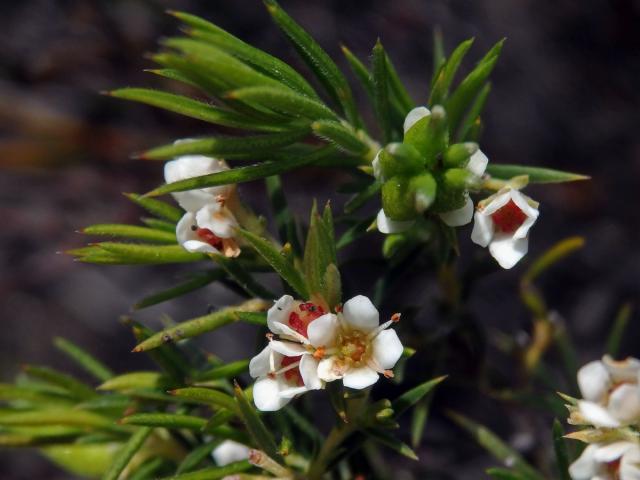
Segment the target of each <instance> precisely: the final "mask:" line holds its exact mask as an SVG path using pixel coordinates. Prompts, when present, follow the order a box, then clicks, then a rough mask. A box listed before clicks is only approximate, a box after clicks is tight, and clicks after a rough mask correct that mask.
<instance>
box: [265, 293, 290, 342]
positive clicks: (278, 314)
mask: <svg viewBox="0 0 640 480" xmlns="http://www.w3.org/2000/svg"><path fill="white" fill-rule="evenodd" d="M294 302H295V300H294V299H293V297H292V296H291V295H283V296H282V297H280V298H279V299H278V300H276V301H275V302H274V304H273V306H272V307H271V308H270V309H269V311H268V312H267V325H268V326H269V330H271V331H272V332H273V333H280V332H279V331H276V330H274V327H275V324H278V323H284V324H288V323H289V315H291V311H292V310H293V308H294V306H295V303H294ZM276 328H277V327H276Z"/></svg>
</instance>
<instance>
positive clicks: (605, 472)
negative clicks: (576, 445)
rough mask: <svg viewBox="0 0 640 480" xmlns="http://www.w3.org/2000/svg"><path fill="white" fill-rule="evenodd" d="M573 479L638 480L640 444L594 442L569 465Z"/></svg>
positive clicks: (639, 479) (639, 478)
mask: <svg viewBox="0 0 640 480" xmlns="http://www.w3.org/2000/svg"><path fill="white" fill-rule="evenodd" d="M569 475H571V478H572V479H573V480H640V446H639V445H638V444H636V443H632V442H613V443H608V444H600V443H594V444H591V445H588V446H587V448H585V449H584V451H583V452H582V455H580V457H579V458H578V459H577V460H576V461H575V462H573V463H572V464H571V466H570V467H569Z"/></svg>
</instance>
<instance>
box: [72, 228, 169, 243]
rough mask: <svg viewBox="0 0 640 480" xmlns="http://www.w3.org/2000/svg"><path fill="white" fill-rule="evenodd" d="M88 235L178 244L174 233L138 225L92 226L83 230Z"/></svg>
mask: <svg viewBox="0 0 640 480" xmlns="http://www.w3.org/2000/svg"><path fill="white" fill-rule="evenodd" d="M82 233H84V234H87V235H101V236H108V237H119V238H129V239H132V240H145V241H147V242H158V243H176V242H177V240H176V235H175V233H173V232H167V231H164V230H156V229H154V228H148V227H140V226H138V225H121V224H115V223H101V224H97V225H90V226H88V227H85V228H83V229H82Z"/></svg>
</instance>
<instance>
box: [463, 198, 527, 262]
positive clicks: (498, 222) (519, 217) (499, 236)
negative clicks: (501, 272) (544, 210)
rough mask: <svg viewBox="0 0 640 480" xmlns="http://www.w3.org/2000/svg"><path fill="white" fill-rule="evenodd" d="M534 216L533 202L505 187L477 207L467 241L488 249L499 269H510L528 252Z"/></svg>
mask: <svg viewBox="0 0 640 480" xmlns="http://www.w3.org/2000/svg"><path fill="white" fill-rule="evenodd" d="M538 215H539V211H538V204H537V202H534V201H533V200H531V199H530V198H528V197H526V196H525V195H523V194H522V193H520V192H519V191H518V190H516V189H513V188H511V187H506V188H504V189H502V190H500V191H499V192H498V193H496V194H495V195H493V196H491V197H489V198H488V199H486V200H484V201H482V202H480V204H479V205H478V208H477V210H476V214H475V221H474V225H473V231H472V232H471V240H473V241H474V242H475V243H477V244H478V245H480V246H482V247H486V246H488V247H489V252H490V253H491V255H492V256H493V258H495V259H496V260H497V262H498V263H499V264H500V266H501V267H502V268H511V267H513V266H514V265H515V264H516V263H518V262H519V261H520V259H522V257H524V256H525V255H526V253H527V251H528V250H529V229H530V228H531V227H532V226H533V224H534V223H535V222H536V220H537V219H538Z"/></svg>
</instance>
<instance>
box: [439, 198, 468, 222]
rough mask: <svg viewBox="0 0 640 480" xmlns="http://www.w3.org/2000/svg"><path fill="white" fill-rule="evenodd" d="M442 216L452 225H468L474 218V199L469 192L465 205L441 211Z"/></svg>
mask: <svg viewBox="0 0 640 480" xmlns="http://www.w3.org/2000/svg"><path fill="white" fill-rule="evenodd" d="M440 218H441V219H442V221H443V222H444V223H446V224H447V225H449V226H450V227H461V226H463V225H466V224H467V223H469V222H470V221H471V219H472V218H473V200H471V198H469V195H468V194H467V196H466V198H465V201H464V206H463V207H461V208H457V209H456V210H450V211H448V212H444V213H441V214H440Z"/></svg>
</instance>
